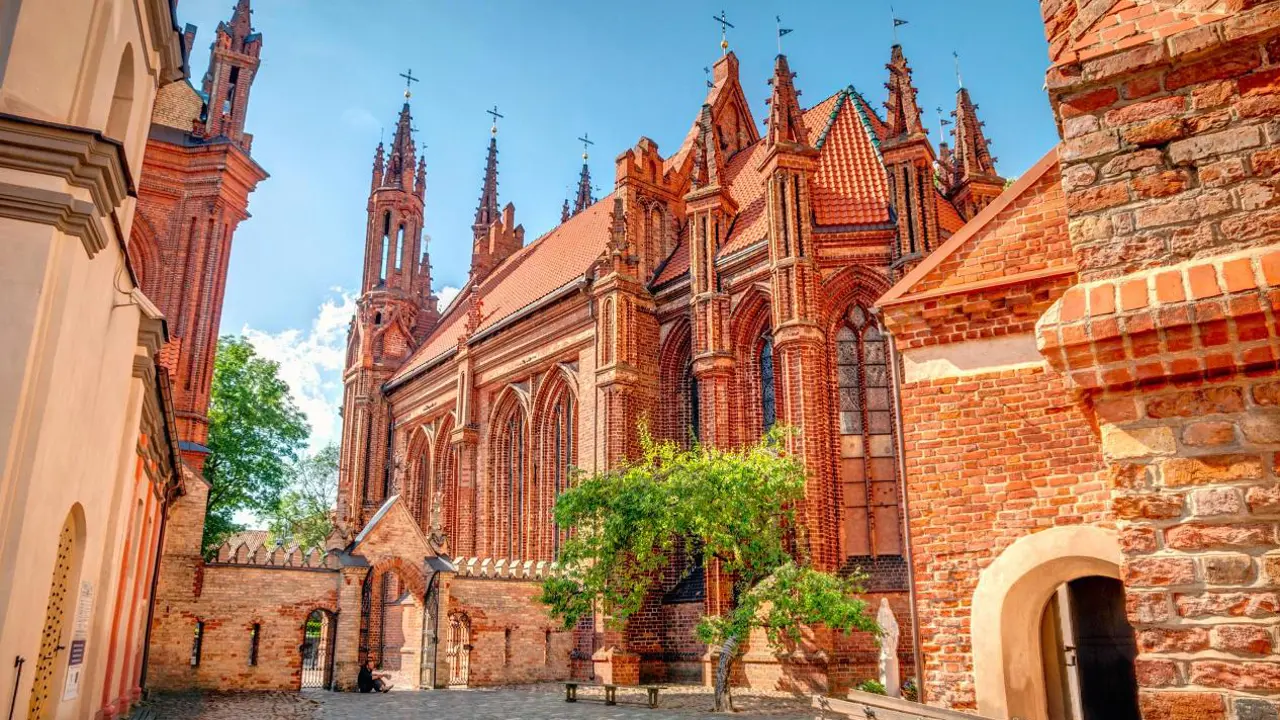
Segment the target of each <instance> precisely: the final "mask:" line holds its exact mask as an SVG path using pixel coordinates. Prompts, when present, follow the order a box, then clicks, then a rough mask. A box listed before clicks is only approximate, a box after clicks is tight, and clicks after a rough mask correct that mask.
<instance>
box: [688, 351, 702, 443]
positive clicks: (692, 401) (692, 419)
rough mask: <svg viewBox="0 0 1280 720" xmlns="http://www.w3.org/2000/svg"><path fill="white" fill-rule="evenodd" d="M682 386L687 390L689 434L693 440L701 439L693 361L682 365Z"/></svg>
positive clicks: (699, 411)
mask: <svg viewBox="0 0 1280 720" xmlns="http://www.w3.org/2000/svg"><path fill="white" fill-rule="evenodd" d="M684 385H685V387H686V388H688V389H689V390H688V397H689V432H691V433H692V434H693V439H694V440H701V439H702V412H701V409H700V408H699V407H698V404H699V398H698V377H697V376H696V375H694V374H693V359H692V358H690V359H689V361H688V362H686V363H685V365H684Z"/></svg>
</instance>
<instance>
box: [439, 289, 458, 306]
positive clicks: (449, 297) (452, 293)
mask: <svg viewBox="0 0 1280 720" xmlns="http://www.w3.org/2000/svg"><path fill="white" fill-rule="evenodd" d="M458 292H459V288H456V287H453V286H451V285H445V286H444V287H442V288H440V289H439V290H436V297H437V298H439V299H440V312H444V310H445V308H447V307H449V303H451V302H453V299H454V298H456V297H458Z"/></svg>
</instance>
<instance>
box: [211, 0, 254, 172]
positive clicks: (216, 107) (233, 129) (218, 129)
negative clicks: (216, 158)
mask: <svg viewBox="0 0 1280 720" xmlns="http://www.w3.org/2000/svg"><path fill="white" fill-rule="evenodd" d="M252 12H253V11H252V10H250V9H249V0H239V2H237V3H236V8H235V10H233V11H232V12H231V21H230V22H225V23H218V30H217V34H216V36H215V38H214V41H213V47H212V48H211V55H210V58H209V70H208V71H207V72H205V74H204V80H203V81H202V82H201V90H203V91H204V96H205V98H207V100H206V102H208V108H207V110H206V112H205V118H204V122H203V128H201V134H202V135H204V136H205V137H219V136H221V137H226V138H229V139H230V140H231V141H232V142H233V143H235V144H236V145H239V146H240V147H241V148H242V149H243V150H244V151H245V152H248V151H249V145H250V144H251V143H252V142H253V136H252V135H246V134H245V132H244V117H245V111H246V110H247V109H248V106H249V88H250V87H252V86H253V77H254V75H256V74H257V73H258V55H259V54H260V53H261V52H262V35H261V33H256V32H254V31H253V27H252V26H251V25H250V22H249V16H250V14H251V13H252Z"/></svg>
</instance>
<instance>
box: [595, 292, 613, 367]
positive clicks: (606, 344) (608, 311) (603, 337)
mask: <svg viewBox="0 0 1280 720" xmlns="http://www.w3.org/2000/svg"><path fill="white" fill-rule="evenodd" d="M602 312H603V317H601V320H600V337H599V339H598V342H599V344H600V364H601V365H608V364H609V363H611V362H613V298H607V299H606V300H605V301H604V309H603V311H602Z"/></svg>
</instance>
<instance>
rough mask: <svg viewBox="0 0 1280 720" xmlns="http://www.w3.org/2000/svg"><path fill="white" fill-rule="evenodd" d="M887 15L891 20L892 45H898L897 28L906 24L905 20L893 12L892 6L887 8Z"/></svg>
mask: <svg viewBox="0 0 1280 720" xmlns="http://www.w3.org/2000/svg"><path fill="white" fill-rule="evenodd" d="M889 15H890V16H891V17H892V18H893V44H894V45H897V44H898V28H900V27H902V26H903V25H906V24H907V21H906V20H903V19H902V18H900V17H898V13H896V12H894V10H893V6H892V5H890V6H889Z"/></svg>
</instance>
